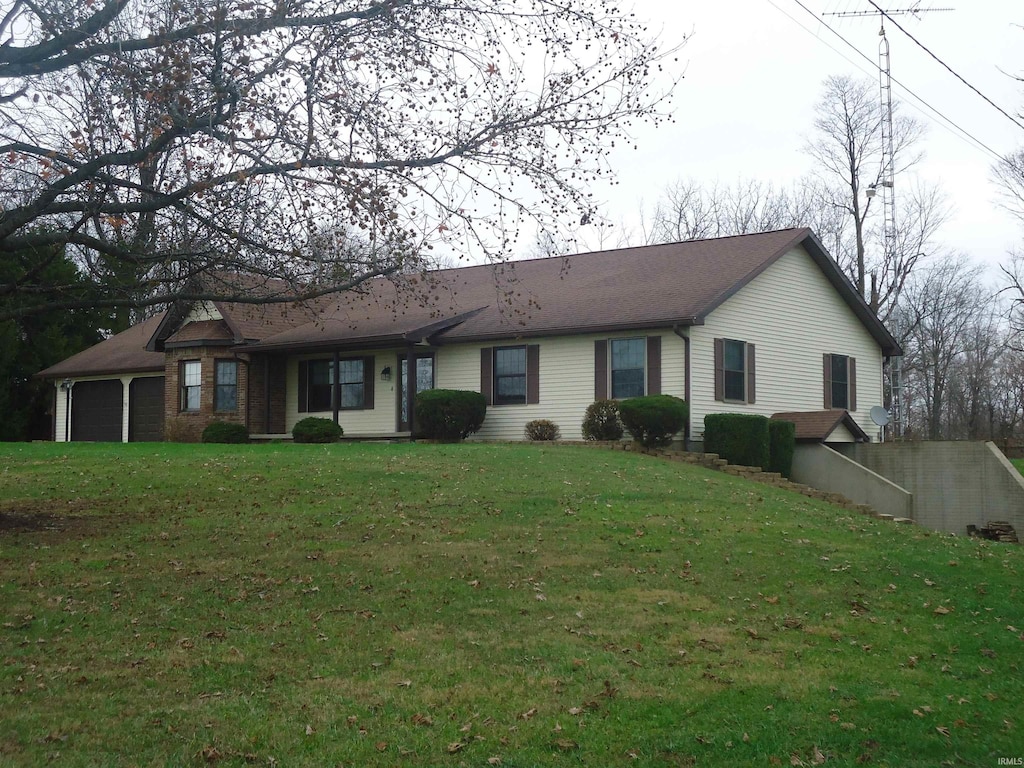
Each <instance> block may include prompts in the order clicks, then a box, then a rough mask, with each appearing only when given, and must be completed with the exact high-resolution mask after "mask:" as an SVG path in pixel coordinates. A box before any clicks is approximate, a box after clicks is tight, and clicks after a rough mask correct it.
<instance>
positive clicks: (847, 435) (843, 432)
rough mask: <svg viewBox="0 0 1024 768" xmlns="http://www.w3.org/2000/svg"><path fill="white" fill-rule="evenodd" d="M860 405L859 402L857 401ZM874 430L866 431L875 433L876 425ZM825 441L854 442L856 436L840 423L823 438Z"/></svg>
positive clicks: (876, 430)
mask: <svg viewBox="0 0 1024 768" xmlns="http://www.w3.org/2000/svg"><path fill="white" fill-rule="evenodd" d="M857 405H860V402H858V403H857ZM874 430H875V431H874V432H871V431H868V434H869V435H871V434H877V432H878V427H875V428H874ZM825 442H826V443H855V442H857V440H856V438H854V436H853V432H851V431H850V430H848V429H847V428H846V426H845V425H843V424H840V425H839V426H838V427H836V428H835V429H833V430H832V432H831V433H830V434H829V435H828V436H827V437H826V438H825Z"/></svg>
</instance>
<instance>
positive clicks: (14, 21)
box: [0, 0, 673, 319]
mask: <svg viewBox="0 0 1024 768" xmlns="http://www.w3.org/2000/svg"><path fill="white" fill-rule="evenodd" d="M670 54H671V51H667V50H662V49H661V48H660V47H659V46H658V44H657V41H655V40H652V39H651V38H650V37H649V36H648V35H647V33H646V32H645V30H644V29H643V27H642V26H641V25H639V24H638V23H637V22H636V21H635V19H633V17H632V16H631V15H629V14H627V13H620V12H619V11H618V10H617V9H616V8H615V6H614V4H612V3H611V1H610V0H509V1H508V2H506V3H502V4H500V5H497V4H493V3H489V2H485V0H455V2H447V3H440V2H437V0H283V1H282V0H95V2H88V3H82V2H79V0H33V2H29V1H28V0H7V2H6V3H5V4H4V5H3V10H2V12H0V158H3V159H2V161H0V163H2V164H0V199H2V201H3V204H4V213H3V215H2V217H0V251H14V250H18V249H24V248H28V247H44V246H48V245H53V244H59V245H66V246H68V247H69V252H70V253H73V254H75V255H76V257H77V258H78V259H79V261H80V263H81V264H82V265H83V267H84V268H86V269H88V270H90V271H91V272H92V273H93V274H95V275H98V276H100V277H102V278H103V279H104V281H105V282H106V283H107V284H108V285H109V286H110V294H109V295H108V297H106V298H105V299H103V302H105V303H107V304H108V305H111V306H136V307H138V306H148V305H154V304H159V303H163V302H166V301H168V300H170V299H174V298H176V297H177V298H222V299H231V300H235V301H256V300H259V301H268V300H286V299H287V300H292V299H294V298H295V297H296V296H299V297H314V296H317V295H322V294H325V293H328V292H332V291H336V290H339V289H345V288H351V287H353V286H357V285H358V284H359V283H360V282H361V281H363V280H366V279H367V278H369V277H373V276H375V275H387V274H391V273H394V272H396V271H400V270H404V269H409V268H410V267H415V266H419V265H421V264H422V263H423V259H424V257H425V255H426V254H429V253H430V252H431V249H433V248H437V249H439V250H448V251H449V252H459V253H465V252H466V249H468V248H477V249H479V250H481V251H482V252H483V253H486V254H487V255H489V256H491V257H496V258H501V257H504V256H507V255H509V254H510V253H511V252H512V250H513V249H514V248H515V247H516V243H517V227H518V226H520V225H522V224H523V223H525V222H528V221H531V220H533V221H535V222H536V221H539V222H540V223H541V224H542V225H543V226H545V227H547V228H550V229H557V226H558V225H559V224H560V225H561V226H563V227H572V226H573V224H574V222H586V221H588V220H589V218H590V217H591V216H592V215H593V202H592V200H591V199H590V197H589V195H588V188H589V186H590V184H591V182H592V181H593V180H594V179H595V178H596V177H598V176H600V175H601V174H603V173H606V172H607V171H608V168H607V166H606V162H605V159H606V157H607V152H608V149H609V147H610V146H611V145H612V144H613V141H614V139H615V137H616V136H618V135H620V134H621V133H622V131H623V129H624V126H625V124H626V123H627V122H628V121H630V120H633V119H636V118H640V119H650V120H654V121H657V120H658V119H659V118H660V113H659V104H661V103H662V101H663V99H664V98H666V96H667V95H668V94H669V93H670V92H671V90H672V88H673V85H672V83H671V82H669V84H668V85H667V87H666V88H665V89H663V90H661V91H656V90H654V89H653V88H652V82H653V77H654V74H655V73H656V72H658V70H659V69H660V67H661V64H662V62H663V61H664V60H665V58H666V57H667V56H669V55H670ZM671 80H672V78H669V81H671ZM324 220H328V221H329V226H327V227H326V228H327V229H329V230H334V231H346V232H350V233H352V234H353V236H355V235H357V236H358V241H359V243H360V245H361V248H359V249H350V248H346V249H342V251H341V252H340V253H333V254H332V253H330V252H328V251H326V250H325V249H323V248H318V247H315V246H316V245H317V243H319V242H321V241H322V240H323V232H324V231H325V225H324V223H323V222H324ZM223 271H229V272H245V273H247V274H250V275H262V276H266V277H276V278H285V280H286V282H287V286H288V287H287V288H286V289H285V290H283V291H281V292H273V291H264V292H263V293H265V294H267V295H262V296H259V297H256V296H254V295H253V294H252V293H248V292H241V293H240V292H238V290H237V289H234V288H232V286H231V285H230V284H227V283H224V284H216V283H211V282H210V281H209V280H208V279H206V280H196V277H197V276H204V277H208V276H209V275H210V274H214V273H217V272H223ZM39 274H41V273H36V274H25V275H20V276H19V277H18V278H17V279H13V280H2V281H0V319H2V318H3V317H5V316H13V314H19V315H25V314H31V313H39V312H45V311H47V310H48V309H50V308H54V307H73V306H80V305H83V304H85V303H94V302H91V300H89V299H88V298H86V297H82V296H78V295H76V294H75V292H74V290H73V286H71V285H50V284H46V283H45V282H44V281H41V280H39V279H38V277H39ZM15 295H17V296H21V297H29V298H31V299H32V300H31V301H27V302H26V301H18V302H16V305H17V309H16V310H13V309H9V308H5V307H4V305H3V301H4V298H5V297H10V296H15ZM8 306H10V304H9V305H8ZM5 313H6V314H5Z"/></svg>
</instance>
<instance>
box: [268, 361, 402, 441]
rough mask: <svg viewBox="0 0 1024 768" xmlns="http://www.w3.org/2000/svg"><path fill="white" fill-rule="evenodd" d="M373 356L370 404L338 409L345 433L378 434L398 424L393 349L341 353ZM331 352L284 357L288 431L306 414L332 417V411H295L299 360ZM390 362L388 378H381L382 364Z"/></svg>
mask: <svg viewBox="0 0 1024 768" xmlns="http://www.w3.org/2000/svg"><path fill="white" fill-rule="evenodd" d="M368 355H372V356H373V368H374V370H372V371H367V373H368V374H369V375H370V376H373V377H375V378H374V382H373V408H365V409H363V410H358V411H346V410H342V411H338V423H339V424H341V428H342V429H344V430H345V434H346V435H360V434H363V435H378V434H383V433H392V432H394V431H395V430H396V429H397V428H398V412H397V407H398V394H397V393H398V382H399V377H398V352H396V351H394V350H380V349H375V350H364V351H358V352H345V353H344V354H342V357H366V356H368ZM331 357H333V355H302V356H299V357H292V358H290V359H289V360H288V379H287V387H286V398H287V403H286V406H287V407H286V411H285V426H286V428H287V431H288V432H291V431H292V427H294V426H295V422H297V421H299V419H304V418H306V417H307V416H318V417H320V418H325V419H333V418H334V412H333V411H310V412H308V413H299V360H323V359H325V358H331ZM388 365H389V366H391V381H381V380H380V371H381V369H382V368H384V366H388Z"/></svg>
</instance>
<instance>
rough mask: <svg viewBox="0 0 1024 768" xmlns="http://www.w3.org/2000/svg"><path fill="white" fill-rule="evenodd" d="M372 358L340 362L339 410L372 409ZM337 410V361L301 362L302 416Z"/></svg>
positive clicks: (300, 402)
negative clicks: (335, 362) (335, 364)
mask: <svg viewBox="0 0 1024 768" xmlns="http://www.w3.org/2000/svg"><path fill="white" fill-rule="evenodd" d="M373 372H374V368H373V357H345V358H339V359H338V407H339V409H340V410H343V411H345V410H348V411H355V410H365V409H371V408H373ZM333 409H334V360H329V359H323V360H300V361H299V413H309V412H312V413H316V412H318V411H319V412H324V411H331V410H333Z"/></svg>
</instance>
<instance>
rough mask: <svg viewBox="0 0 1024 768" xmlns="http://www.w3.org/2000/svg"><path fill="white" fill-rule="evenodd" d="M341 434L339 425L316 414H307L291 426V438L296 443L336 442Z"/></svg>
mask: <svg viewBox="0 0 1024 768" xmlns="http://www.w3.org/2000/svg"><path fill="white" fill-rule="evenodd" d="M343 434H345V430H343V429H342V428H341V425H339V424H336V423H335V422H334V421H332V420H331V419H324V418H319V417H317V416H308V417H306V418H305V419H302V420H301V421H298V422H296V424H295V426H294V427H292V440H294V441H295V442H296V443H336V442H338V441H339V440H340V439H341V436H342V435H343Z"/></svg>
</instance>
